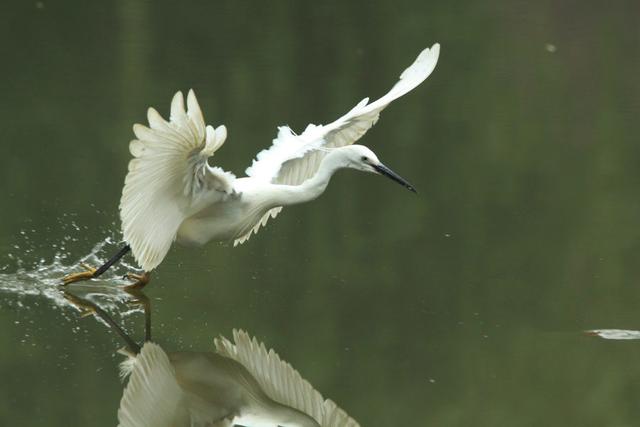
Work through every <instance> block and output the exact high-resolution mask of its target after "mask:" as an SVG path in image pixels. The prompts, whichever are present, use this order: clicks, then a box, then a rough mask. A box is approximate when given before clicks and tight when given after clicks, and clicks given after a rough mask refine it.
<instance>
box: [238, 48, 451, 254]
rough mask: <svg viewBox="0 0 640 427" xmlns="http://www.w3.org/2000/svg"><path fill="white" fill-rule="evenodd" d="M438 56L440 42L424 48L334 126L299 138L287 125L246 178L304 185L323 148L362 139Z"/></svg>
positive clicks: (318, 128)
mask: <svg viewBox="0 0 640 427" xmlns="http://www.w3.org/2000/svg"><path fill="white" fill-rule="evenodd" d="M439 53H440V45H439V44H438V43H436V44H434V45H433V46H432V47H431V48H427V49H424V50H423V51H422V52H421V53H420V54H419V55H418V57H417V58H416V60H415V61H414V62H413V64H411V66H409V67H408V68H407V69H406V70H404V71H403V72H402V74H400V79H399V80H398V82H397V83H396V84H395V85H394V86H393V87H392V88H391V90H390V91H389V92H388V93H387V94H386V95H384V96H383V97H381V98H380V99H378V100H376V101H374V102H372V103H371V104H368V102H369V99H368V98H365V99H363V100H362V101H360V102H359V103H358V104H357V105H356V106H355V107H353V108H352V109H351V110H350V111H349V112H348V113H347V114H345V115H344V116H342V117H340V118H339V119H338V120H336V121H334V122H333V123H330V124H327V125H324V126H322V125H313V124H310V125H308V126H307V128H306V129H305V131H304V132H303V133H302V134H301V135H296V134H295V133H294V132H293V131H292V130H291V129H289V127H287V126H282V127H280V128H278V136H277V137H276V139H274V140H273V145H272V146H271V147H270V148H268V149H266V150H263V151H261V152H260V153H258V155H257V156H256V159H255V160H254V161H253V164H252V165H251V166H250V167H249V168H247V170H246V173H247V175H248V176H250V177H252V178H256V179H261V180H263V181H265V182H270V183H275V184H285V185H300V184H302V183H303V182H304V181H306V180H307V179H309V178H311V177H312V176H313V175H314V174H315V173H316V172H317V171H318V168H319V166H320V162H321V161H322V159H323V158H324V156H325V155H326V151H324V150H321V148H336V147H343V146H345V145H350V144H353V143H354V142H356V141H357V140H358V139H360V138H361V137H362V136H363V135H364V134H365V133H366V132H367V131H368V130H369V129H370V128H371V127H372V126H373V125H374V124H375V123H376V122H377V121H378V118H379V116H380V112H381V111H382V110H383V109H384V108H385V107H386V106H387V105H389V104H390V103H391V102H392V101H394V100H396V99H398V98H399V97H401V96H402V95H405V94H406V93H408V92H410V91H411V90H413V89H414V88H415V87H417V86H418V85H419V84H420V83H422V82H423V81H425V80H426V78H427V77H429V75H430V74H431V72H432V71H433V70H434V68H435V66H436V63H437V62H438V56H439ZM281 210H282V207H277V208H274V209H272V210H270V211H269V212H267V213H266V214H265V215H264V217H263V218H262V220H261V221H259V222H258V224H256V226H255V227H254V228H253V229H252V230H251V231H249V233H247V234H246V235H244V236H241V237H240V238H238V239H236V240H235V242H234V245H237V244H241V243H244V242H245V241H247V240H248V239H249V237H251V235H252V233H257V232H258V230H259V229H260V227H261V226H264V225H265V224H266V222H267V220H268V219H269V217H271V218H275V217H276V216H277V215H278V213H279V212H280V211H281Z"/></svg>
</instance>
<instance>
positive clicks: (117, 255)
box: [93, 244, 131, 277]
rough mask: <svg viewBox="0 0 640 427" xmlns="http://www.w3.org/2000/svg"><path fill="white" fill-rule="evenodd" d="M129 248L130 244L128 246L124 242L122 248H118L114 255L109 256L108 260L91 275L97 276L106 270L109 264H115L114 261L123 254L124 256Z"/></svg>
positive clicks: (118, 259)
mask: <svg viewBox="0 0 640 427" xmlns="http://www.w3.org/2000/svg"><path fill="white" fill-rule="evenodd" d="M130 250H131V246H129V244H126V245H124V246H123V247H122V249H120V250H119V251H118V253H117V254H115V255H114V256H112V257H111V258H109V260H108V261H107V262H105V263H104V264H102V265H101V266H100V267H98V269H97V270H96V271H95V272H94V273H93V277H98V276H100V275H101V274H102V273H104V272H105V271H107V270H108V269H109V268H111V266H112V265H113V264H115V263H116V262H118V261H120V258H122V257H123V256H125V255H126V254H127V252H129V251H130Z"/></svg>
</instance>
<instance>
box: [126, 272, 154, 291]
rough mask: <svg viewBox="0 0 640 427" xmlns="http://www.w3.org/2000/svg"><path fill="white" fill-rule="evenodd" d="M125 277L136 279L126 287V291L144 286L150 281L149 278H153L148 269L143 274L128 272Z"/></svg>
mask: <svg viewBox="0 0 640 427" xmlns="http://www.w3.org/2000/svg"><path fill="white" fill-rule="evenodd" d="M125 277H126V278H127V279H130V280H134V283H132V284H131V285H127V286H125V287H124V289H125V291H131V290H136V289H142V288H144V287H145V286H146V285H147V283H149V280H151V273H148V272H146V271H145V272H144V273H142V274H135V273H127V274H125Z"/></svg>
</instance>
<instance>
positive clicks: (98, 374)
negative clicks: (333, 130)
mask: <svg viewBox="0 0 640 427" xmlns="http://www.w3.org/2000/svg"><path fill="white" fill-rule="evenodd" d="M0 14H1V15H2V16H3V24H2V25H1V26H0V53H1V55H2V56H1V57H2V67H1V68H0V88H1V93H2V96H1V97H0V117H2V119H1V120H2V126H1V131H0V141H1V142H0V178H1V179H0V196H1V197H2V210H1V214H0V218H1V219H2V220H1V221H0V266H4V267H3V268H2V271H0V273H2V276H0V279H1V280H0V282H2V283H1V284H0V288H4V289H5V291H4V292H0V349H1V350H0V378H1V380H0V424H1V425H15V426H23V425H24V426H35V425H46V426H67V425H92V426H112V425H115V424H116V410H117V407H118V403H119V399H120V396H121V392H122V387H123V385H122V384H121V383H120V381H119V380H118V375H117V363H118V362H119V360H120V357H119V356H116V355H114V352H115V350H116V349H117V348H119V347H120V346H121V343H120V342H119V341H117V340H116V337H115V336H114V335H113V334H111V333H110V332H108V331H107V329H106V327H105V326H103V325H102V324H99V323H97V322H95V321H93V320H91V319H90V318H88V319H81V320H79V319H78V316H77V313H76V312H75V311H73V310H72V309H71V308H69V307H67V306H65V305H64V304H60V303H59V302H58V303H55V302H54V300H53V299H52V298H54V297H55V295H54V294H55V292H54V290H53V285H52V283H54V282H55V281H56V280H55V279H56V277H55V274H53V276H51V277H48V276H47V280H46V281H42V280H38V279H42V278H43V277H44V276H43V275H40V276H38V274H36V273H33V271H34V267H33V266H34V264H38V263H41V265H42V266H45V267H44V269H45V270H47V267H46V266H49V265H51V264H52V263H55V262H54V257H55V255H56V254H58V255H59V256H60V257H62V259H61V260H59V261H57V263H56V264H55V265H57V266H58V267H59V266H60V265H70V264H72V263H75V262H76V261H77V260H78V259H80V258H81V257H83V256H84V255H86V254H88V253H89V252H90V250H91V249H92V248H93V247H94V245H95V244H97V243H99V242H102V241H103V240H104V239H105V238H106V237H108V236H112V237H113V238H114V239H116V240H117V239H118V237H119V234H118V229H119V223H118V217H117V205H118V201H119V197H120V191H121V186H122V182H123V178H124V175H125V173H126V166H127V162H128V159H129V152H128V149H127V144H128V141H129V140H130V139H131V138H132V137H133V134H132V132H131V125H132V124H133V123H135V122H142V121H143V120H144V119H145V110H146V108H147V107H148V106H150V105H153V106H156V107H157V108H158V109H159V110H160V111H161V112H163V113H166V112H167V110H168V106H169V101H170V99H171V96H172V95H173V93H174V92H175V91H176V90H179V89H182V90H187V89H189V88H194V89H195V90H196V92H197V93H198V95H199V99H200V102H201V105H202V108H203V110H204V113H205V119H206V120H207V122H208V123H210V124H213V125H218V124H222V123H224V124H225V125H226V126H227V127H228V129H229V137H228V139H227V142H226V144H225V146H224V147H223V149H222V150H221V151H220V152H219V153H217V154H216V156H215V159H214V162H215V163H216V164H218V165H221V166H223V167H225V168H227V169H229V170H231V171H234V172H235V173H237V174H239V175H241V174H242V172H243V171H244V169H245V168H246V167H247V166H248V165H249V164H250V161H251V158H252V157H253V156H254V155H255V154H256V153H257V152H258V151H259V150H261V149H263V148H265V147H267V146H268V145H270V143H271V139H272V138H273V137H274V136H275V133H276V126H277V125H281V124H289V125H291V126H292V128H294V129H295V130H302V129H303V128H304V127H305V126H306V124H307V123H309V122H313V123H326V122H330V121H333V120H334V119H335V118H337V117H339V116H340V115H341V114H342V113H344V112H346V111H347V110H348V109H349V108H351V107H352V106H353V105H355V103H356V102H357V101H359V100H360V99H361V98H363V97H365V96H372V97H376V96H379V95H382V94H383V93H385V92H386V91H387V90H388V88H390V87H391V85H392V84H393V83H394V82H395V80H396V78H397V75H398V74H399V73H400V72H401V71H402V69H404V68H405V67H406V66H407V65H409V64H410V63H411V61H412V60H413V59H414V58H415V56H416V55H417V53H418V52H419V51H420V50H421V49H422V48H424V47H426V46H430V45H431V44H432V43H433V42H436V41H438V42H440V43H441V44H442V50H441V56H440V61H439V64H438V66H437V68H436V70H435V72H434V73H433V75H432V76H431V77H430V78H429V79H428V80H427V82H426V83H424V84H423V85H422V86H420V87H419V88H418V89H417V90H415V91H414V92H412V93H411V94H409V95H408V96H406V97H404V98H402V99H401V100H399V101H397V102H395V103H394V104H393V105H392V106H391V107H390V108H389V109H388V110H386V111H385V112H384V113H383V114H382V117H381V120H380V122H379V123H378V124H377V125H376V127H375V128H373V129H372V130H371V131H370V132H369V133H368V134H367V135H366V136H365V138H364V139H363V140H362V143H363V144H365V145H368V146H370V147H372V148H373V149H374V150H375V151H376V152H377V154H378V155H379V157H380V158H381V159H382V160H383V161H384V162H385V163H387V164H388V165H390V166H392V167H393V168H394V169H395V170H397V171H398V172H399V173H401V174H402V175H403V176H405V177H406V178H407V179H409V180H410V181H411V182H412V183H413V184H414V185H415V186H416V187H417V188H418V190H419V195H418V196H415V195H413V194H411V193H409V192H408V191H405V190H402V189H401V188H400V187H399V186H396V185H394V184H392V183H390V182H387V181H385V180H383V179H381V178H378V177H373V176H367V175H363V174H357V173H355V172H345V173H341V174H339V175H337V176H336V177H335V178H334V179H333V180H332V182H331V184H330V186H329V189H328V190H327V192H326V193H325V195H323V196H322V197H321V198H320V199H319V200H317V201H315V202H313V203H310V204H307V205H303V206H299V207H293V208H288V209H286V210H285V211H284V212H283V213H282V214H281V215H280V216H279V217H278V218H277V220H274V221H271V223H270V224H269V225H268V227H267V228H265V229H263V230H262V231H261V232H260V233H259V235H258V236H256V237H254V238H252V239H251V240H250V241H249V242H248V243H247V244H245V245H243V246H240V247H238V248H231V247H229V246H224V245H217V244H211V245H208V246H206V247H205V248H204V249H203V250H194V249H188V248H180V247H175V248H174V249H173V250H172V251H171V252H170V253H169V256H168V257H167V258H166V260H165V262H164V263H163V264H162V265H161V267H160V268H159V269H158V270H157V273H156V275H155V277H154V280H153V282H152V283H151V285H150V286H149V287H148V288H147V294H148V295H149V297H150V298H151V299H152V300H153V316H154V334H155V339H156V340H157V341H158V342H159V343H161V344H162V345H163V346H165V347H166V348H168V349H172V350H177V349H183V350H189V349H195V350H208V349H211V348H212V343H213V338H214V337H215V336H217V335H219V334H224V335H227V336H228V335H230V332H231V329H232V328H244V329H246V330H248V331H249V332H250V333H251V334H254V335H256V336H258V337H259V338H260V339H261V340H263V341H265V342H266V343H267V344H268V345H269V346H272V347H274V348H275V349H277V351H278V352H279V353H280V354H281V355H282V356H283V358H285V359H286V360H288V361H289V362H291V363H292V364H293V365H294V366H295V367H296V368H297V369H298V370H299V371H300V372H301V373H302V374H303V376H305V377H306V378H307V379H309V380H310V382H311V383H312V384H314V386H316V388H318V389H319V390H320V391H321V392H322V393H323V394H324V395H325V396H328V397H330V398H332V399H333V400H335V401H336V402H337V403H338V404H339V405H340V406H342V407H343V408H344V409H345V410H346V411H347V412H348V413H349V414H350V415H351V416H353V417H354V418H355V419H356V420H358V421H359V422H360V423H361V425H362V426H363V427H364V426H385V425H424V426H427V425H433V426H469V425H473V426H512V427H513V426H541V425H544V426H617V427H619V426H633V425H638V419H640V405H639V402H640V363H639V362H640V343H639V342H637V341H624V342H622V341H620V342H616V341H605V340H600V339H597V338H592V337H586V336H584V335H583V334H582V331H583V330H585V329H592V328H624V329H640V310H639V308H640V262H639V261H640V198H639V197H638V189H639V188H640V167H639V166H638V165H639V163H640V161H639V160H640V144H639V143H638V135H639V134H640V120H638V117H640V85H639V84H638V76H639V75H640V36H639V33H638V26H637V24H638V17H639V16H640V3H638V2H633V1H619V2H615V3H613V4H605V3H604V2H600V1H581V2H569V1H566V2H557V1H539V2H521V1H516V2H513V1H506V0H505V1H495V0H494V1H487V2H427V1H414V2H402V1H395V2H371V1H349V2H339V1H335V2H334V1H332V2H313V3H312V2H308V3H307V2H302V1H301V2H294V1H290V2H282V1H274V2H232V1H228V2H209V1H207V2H204V1H203V2H196V3H187V2H184V3H181V2H180V3H179V2H154V3H151V2H139V1H124V0H121V1H119V2H80V1H71V2H50V1H47V0H43V1H42V2H34V1H20V2H18V1H8V2H3V3H2V5H0ZM16 246H17V247H16ZM115 247H116V246H115V245H107V247H106V248H105V253H101V256H106V252H109V251H110V250H113V249H115ZM40 260H42V261H40ZM19 265H22V268H23V270H24V271H26V273H23V274H22V275H18V276H17V275H16V274H15V272H16V271H17V270H18V268H19ZM47 271H49V270H47ZM30 272H31V273H33V274H34V275H35V277H36V280H32V279H28V278H25V277H24V276H25V274H27V273H30ZM49 272H50V271H49ZM43 274H44V273H43ZM44 275H46V274H44ZM30 294H35V295H30ZM43 294H44V295H43ZM46 295H49V296H48V297H47V296H46ZM116 305H117V306H119V307H121V308H122V309H125V308H126V307H124V305H123V304H120V303H116ZM123 317H124V320H125V323H126V324H127V327H128V330H130V331H131V332H132V333H136V334H138V335H139V334H140V333H141V322H142V318H141V316H140V314H139V313H133V314H129V315H124V316H123Z"/></svg>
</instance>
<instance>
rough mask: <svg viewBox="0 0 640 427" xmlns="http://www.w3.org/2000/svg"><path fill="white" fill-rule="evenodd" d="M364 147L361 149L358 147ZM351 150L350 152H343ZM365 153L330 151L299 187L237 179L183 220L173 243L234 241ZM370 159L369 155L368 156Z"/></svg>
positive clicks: (306, 197)
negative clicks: (220, 199)
mask: <svg viewBox="0 0 640 427" xmlns="http://www.w3.org/2000/svg"><path fill="white" fill-rule="evenodd" d="M362 148H365V147H362ZM347 150H349V151H354V150H355V151H354V152H353V153H351V152H347ZM361 152H365V151H364V150H362V149H361V148H359V147H356V146H349V147H344V148H339V149H335V150H333V151H331V153H329V154H328V155H327V156H326V157H325V158H324V159H323V161H322V163H321V165H320V168H319V170H318V172H317V173H316V174H315V175H314V176H313V177H312V178H310V179H308V180H306V181H305V182H303V183H302V184H300V185H282V184H269V183H265V182H264V181H262V180H260V179H256V178H251V177H246V178H238V179H236V180H235V181H233V183H232V187H233V192H232V194H231V195H229V196H228V197H226V199H224V200H223V202H222V203H212V204H209V205H207V206H206V207H204V208H202V209H200V210H197V212H196V213H195V214H194V215H192V216H190V217H188V218H186V219H185V220H184V221H183V222H182V224H181V225H180V227H179V228H178V232H177V237H176V241H177V242H178V243H181V244H184V245H197V246H200V245H203V244H205V243H207V242H209V241H212V240H213V241H221V240H227V241H229V240H235V239H238V238H239V237H241V236H245V235H247V234H248V233H251V230H253V229H254V228H255V227H256V225H258V224H259V222H260V221H261V220H262V219H263V218H264V216H265V215H266V214H267V213H268V212H269V211H270V210H271V209H274V208H277V207H280V206H290V205H294V204H298V203H304V202H308V201H311V200H313V199H316V198H317V197H319V196H320V195H321V194H322V193H323V192H324V190H325V189H326V187H327V185H328V184H329V181H330V180H331V177H332V176H333V174H334V173H335V171H336V170H338V169H341V168H346V167H348V164H349V159H350V157H353V156H354V155H355V156H356V157H357V156H358V155H359V154H360V153H361ZM369 155H370V156H372V157H374V156H375V155H374V154H373V153H369Z"/></svg>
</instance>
